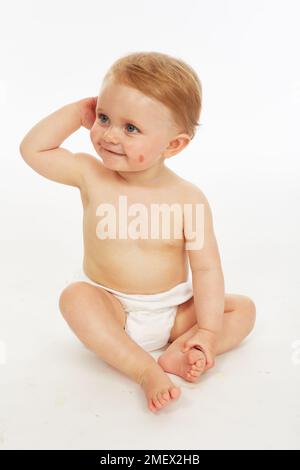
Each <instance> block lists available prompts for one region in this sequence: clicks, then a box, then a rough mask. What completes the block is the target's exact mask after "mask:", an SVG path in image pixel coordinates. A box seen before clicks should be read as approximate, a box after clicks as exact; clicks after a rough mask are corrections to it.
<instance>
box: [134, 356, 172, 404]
mask: <svg viewBox="0 0 300 470" xmlns="http://www.w3.org/2000/svg"><path fill="white" fill-rule="evenodd" d="M140 385H141V386H142V388H143V390H144V392H145V395H146V397H147V401H148V408H149V410H150V411H153V412H156V411H157V410H159V409H162V408H164V407H165V406H166V405H169V404H170V403H173V402H174V401H175V400H176V399H177V398H179V396H180V394H181V390H180V388H179V387H176V386H175V385H174V384H173V382H172V381H171V380H170V379H169V377H168V376H167V374H165V372H164V371H163V370H162V368H161V367H160V366H159V365H158V364H157V363H155V364H152V365H151V366H149V367H148V368H147V369H146V370H145V372H144V374H143V376H142V378H141V382H140Z"/></svg>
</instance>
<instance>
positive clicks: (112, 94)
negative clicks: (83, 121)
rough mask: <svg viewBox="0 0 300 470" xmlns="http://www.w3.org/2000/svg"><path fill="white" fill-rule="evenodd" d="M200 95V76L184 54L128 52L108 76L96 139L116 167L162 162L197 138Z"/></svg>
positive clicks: (109, 163)
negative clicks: (185, 58)
mask: <svg viewBox="0 0 300 470" xmlns="http://www.w3.org/2000/svg"><path fill="white" fill-rule="evenodd" d="M201 101H202V87H201V82H200V80H199V78H198V76H197V74H196V73H195V71H194V70H193V69H192V68H191V67H190V66H189V65H187V64H186V63H185V62H183V61H182V60H180V59H176V58H173V57H171V56H169V55H167V54H163V53H160V52H136V53H132V54H129V55H126V56H124V57H121V58H120V59H118V60H117V61H116V62H115V63H114V64H113V65H112V66H111V67H110V69H109V70H108V72H107V73H106V75H105V77H104V80H103V83H102V86H101V89H100V94H99V96H98V100H97V106H96V120H95V122H94V125H93V127H92V128H91V131H90V136H91V140H92V143H93V145H94V147H95V150H96V151H97V153H98V154H99V155H100V156H101V158H102V159H103V162H104V164H105V166H107V167H109V168H111V169H113V170H116V171H124V172H125V171H141V170H146V169H148V168H150V167H152V166H153V165H160V164H161V163H162V162H163V161H164V159H165V158H169V157H172V156H174V155H176V154H177V153H179V152H180V151H181V150H183V148H184V147H186V145H188V143H189V142H190V140H191V139H193V137H194V135H195V131H196V127H198V126H199V122H198V120H199V117H200V113H201ZM107 149H108V150H111V151H113V152H115V153H117V154H120V155H119V156H118V155H116V154H114V153H110V152H109V151H108V150H107Z"/></svg>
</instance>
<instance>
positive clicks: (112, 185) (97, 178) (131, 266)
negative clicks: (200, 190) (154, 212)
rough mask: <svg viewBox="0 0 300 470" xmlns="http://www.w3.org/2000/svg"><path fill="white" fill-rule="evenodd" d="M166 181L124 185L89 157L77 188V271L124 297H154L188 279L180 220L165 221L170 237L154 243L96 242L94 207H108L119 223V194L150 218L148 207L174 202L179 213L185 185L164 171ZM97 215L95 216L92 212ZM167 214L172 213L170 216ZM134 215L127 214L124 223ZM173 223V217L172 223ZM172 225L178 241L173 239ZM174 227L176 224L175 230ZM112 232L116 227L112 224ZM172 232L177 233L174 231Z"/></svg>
mask: <svg viewBox="0 0 300 470" xmlns="http://www.w3.org/2000/svg"><path fill="white" fill-rule="evenodd" d="M167 170H168V171H167V173H166V178H165V179H164V181H163V182H162V183H160V185H158V186H156V187H152V188H137V187H132V186H130V185H128V184H127V183H126V184H124V182H123V181H122V178H120V176H119V175H118V174H117V173H116V172H115V171H112V170H109V169H108V168H106V167H105V166H104V165H103V164H102V162H100V161H98V160H97V159H93V160H92V161H91V162H90V165H89V166H88V170H87V171H86V172H85V183H84V187H83V188H81V199H82V203H83V242H84V260H83V268H84V271H85V273H86V275H87V276H88V277H89V278H90V279H92V280H93V281H95V282H97V283H99V284H102V285H103V286H106V287H110V288H112V289H115V290H118V291H121V292H124V293H128V294H155V293H159V292H163V291H166V290H169V289H171V288H172V287H174V286H175V285H177V284H179V283H180V282H184V281H186V280H187V277H188V259H187V254H186V250H185V240H184V232H183V217H182V221H181V222H176V221H175V220H174V217H171V218H170V220H171V225H170V228H171V230H170V236H169V237H168V238H163V236H162V231H161V230H160V233H159V237H158V239H153V238H152V239H151V232H150V219H149V232H148V234H149V236H148V238H145V239H141V238H139V239H132V237H130V236H127V238H126V239H120V238H119V236H118V230H117V237H116V238H105V239H101V237H100V236H99V233H100V234H101V228H99V227H100V225H99V222H100V220H101V219H103V215H102V216H100V215H97V208H98V207H99V205H100V204H104V203H105V204H107V203H108V204H111V205H112V206H113V207H114V208H115V210H116V219H117V220H119V201H120V198H119V196H126V198H125V199H126V201H127V206H128V207H129V206H130V205H131V204H135V203H140V204H143V205H144V206H145V207H146V208H147V210H148V214H150V205H151V204H179V205H180V206H181V210H182V211H183V203H184V200H185V197H186V194H187V192H186V189H187V187H188V182H186V181H185V180H183V179H182V178H180V177H179V176H177V175H176V174H175V173H174V172H172V171H171V170H169V169H167ZM98 214H99V213H98ZM171 214H172V213H171ZM135 218H136V216H128V218H127V220H128V225H129V224H130V221H132V220H133V219H135ZM177 220H178V219H177ZM174 223H175V224H177V230H179V231H181V234H182V237H181V238H176V237H175V232H174ZM178 224H180V226H178ZM117 228H118V224H117ZM177 233H178V232H177Z"/></svg>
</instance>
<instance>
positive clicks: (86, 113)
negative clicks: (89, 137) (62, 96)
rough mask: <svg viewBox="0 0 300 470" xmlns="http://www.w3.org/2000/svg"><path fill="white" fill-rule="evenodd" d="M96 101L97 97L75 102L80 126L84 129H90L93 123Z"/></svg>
mask: <svg viewBox="0 0 300 470" xmlns="http://www.w3.org/2000/svg"><path fill="white" fill-rule="evenodd" d="M97 99H98V96H94V97H90V98H84V99H83V100H79V101H77V105H78V109H79V112H80V116H81V125H82V126H83V127H85V128H86V129H91V128H92V126H93V124H94V122H95V119H96V104H97Z"/></svg>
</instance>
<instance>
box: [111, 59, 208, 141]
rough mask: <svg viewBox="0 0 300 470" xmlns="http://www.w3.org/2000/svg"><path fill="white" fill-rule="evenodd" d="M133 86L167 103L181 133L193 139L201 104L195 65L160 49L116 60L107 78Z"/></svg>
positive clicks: (199, 83)
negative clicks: (159, 50) (193, 66)
mask: <svg viewBox="0 0 300 470" xmlns="http://www.w3.org/2000/svg"><path fill="white" fill-rule="evenodd" d="M110 77H112V78H113V79H114V80H115V81H116V82H117V83H120V84H124V85H127V86H131V87H133V88H136V89H137V90H139V91H141V92H142V93H143V94H144V95H147V96H149V97H151V98H154V99H156V100H158V101H160V102H161V103H163V104H164V105H165V106H167V107H168V108H169V109H170V111H171V114H172V116H173V119H174V122H175V124H176V125H177V126H178V130H179V132H185V133H187V134H188V135H189V136H190V138H191V139H193V137H194V135H195V132H196V128H197V127H198V126H200V124H199V122H198V120H199V118H200V113H201V105H202V86H201V82H200V80H199V78H198V76H197V74H196V72H195V71H194V70H193V68H192V67H191V66H190V65H188V64H187V63H185V62H184V61H183V60H181V59H177V58H175V57H171V56H169V55H167V54H163V53H161V52H134V53H131V54H128V55H125V56H122V57H120V58H119V59H118V60H116V61H115V62H114V63H113V64H112V66H111V67H110V69H109V70H108V72H107V73H106V75H105V77H104V80H105V79H106V78H110Z"/></svg>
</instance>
